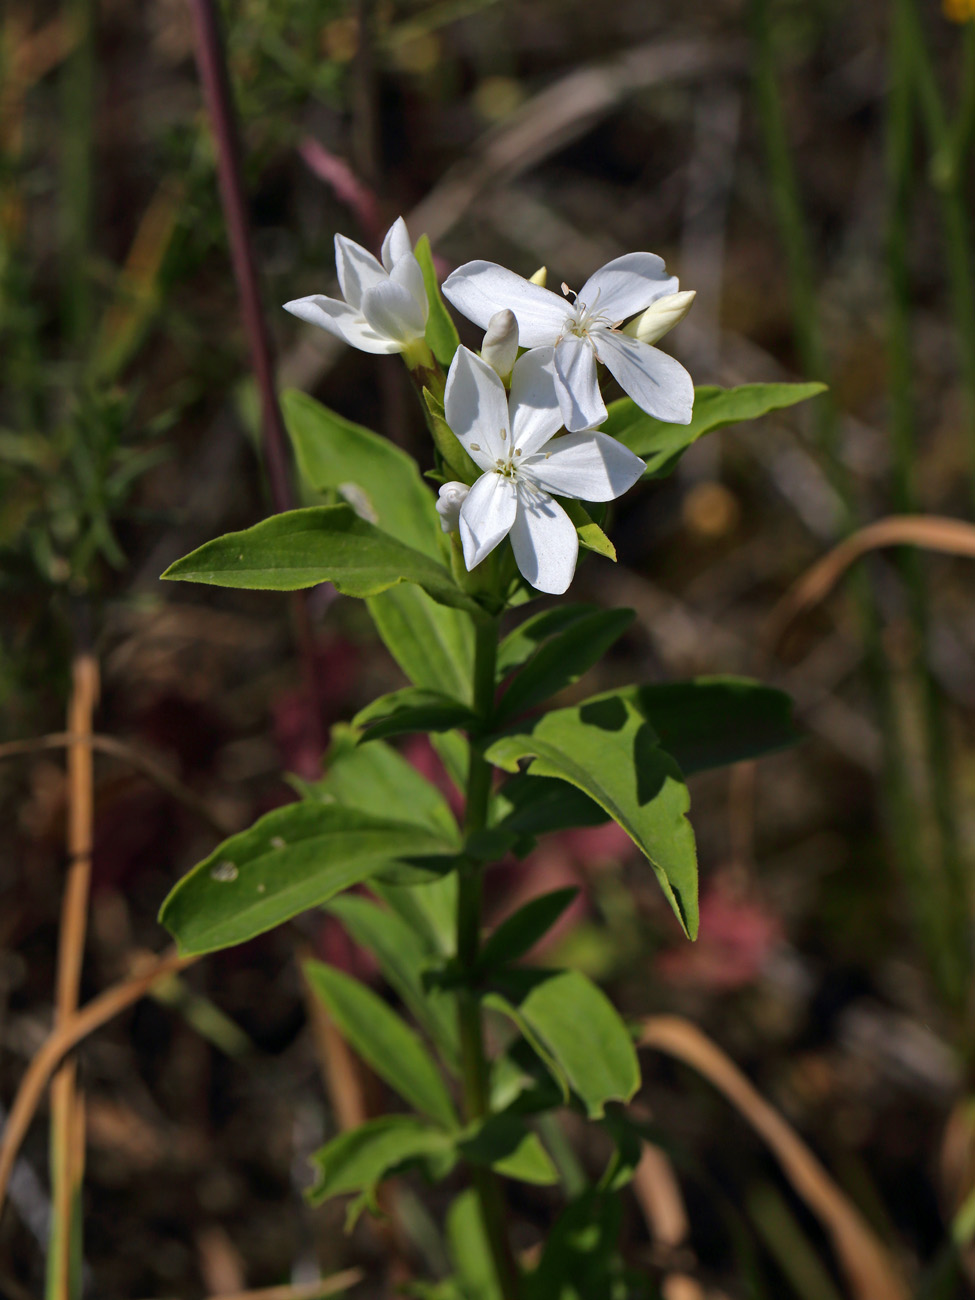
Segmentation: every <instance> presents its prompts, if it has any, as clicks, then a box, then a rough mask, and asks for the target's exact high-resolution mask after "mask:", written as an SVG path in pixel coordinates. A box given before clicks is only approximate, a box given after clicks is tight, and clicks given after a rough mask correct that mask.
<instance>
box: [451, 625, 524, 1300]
mask: <svg viewBox="0 0 975 1300" xmlns="http://www.w3.org/2000/svg"><path fill="white" fill-rule="evenodd" d="M497 652H498V621H497V619H493V618H486V617H485V618H481V619H478V620H477V621H476V622H475V624H474V699H473V706H474V710H475V712H476V713H477V715H478V717H479V719H480V722H481V727H482V728H483V729H484V730H487V729H488V728H489V727H490V725H491V718H492V714H493V712H494V679H495V665H496V663H497ZM472 740H474V741H475V742H476V738H472ZM491 775H492V773H491V765H490V763H488V762H487V760H486V759H485V758H483V757H482V756H481V754H480V753H479V752H478V749H477V747H476V743H472V744H471V757H470V767H469V769H468V775H467V807H466V812H465V816H464V834H465V835H468V836H469V835H473V834H476V833H477V832H478V831H481V830H483V829H484V827H485V826H486V825H487V819H488V809H489V804H490V800H491ZM483 876H484V866H483V864H482V863H481V862H479V861H476V860H475V859H473V858H468V859H467V860H466V861H465V863H464V864H463V866H462V867H461V869H460V873H459V879H458V893H457V960H458V963H459V965H460V967H461V972H462V974H463V976H465V977H466V978H464V979H463V980H462V983H461V989H460V992H459V993H458V996H457V1017H458V1025H459V1031H460V1052H461V1072H462V1079H463V1090H464V1110H465V1113H466V1118H467V1119H468V1120H469V1121H471V1120H479V1119H484V1118H485V1117H486V1116H488V1115H489V1114H490V1113H491V1098H490V1083H489V1075H488V1063H487V1057H486V1055H485V1052H484V1027H483V1024H482V1019H481V1000H480V997H479V996H478V993H477V990H476V989H475V987H474V979H475V975H474V972H475V969H476V966H477V961H478V957H479V955H480V950H481V896H482V889H483ZM471 1181H472V1183H473V1185H474V1190H475V1192H476V1193H477V1197H478V1200H479V1202H480V1207H481V1219H482V1222H483V1224H484V1231H485V1235H486V1236H487V1240H488V1245H489V1246H490V1250H491V1255H492V1258H493V1260H494V1267H495V1272H496V1273H497V1278H498V1286H499V1288H500V1291H501V1295H502V1296H503V1297H504V1300H517V1296H518V1267H517V1264H516V1263H515V1258H514V1254H513V1252H512V1249H511V1243H510V1242H509V1240H508V1232H507V1228H506V1225H505V1220H506V1213H505V1204H504V1192H503V1190H502V1187H501V1182H500V1180H499V1179H498V1176H497V1175H496V1174H495V1173H494V1172H493V1171H492V1170H490V1169H485V1168H483V1167H479V1166H475V1167H474V1168H472V1170H471Z"/></svg>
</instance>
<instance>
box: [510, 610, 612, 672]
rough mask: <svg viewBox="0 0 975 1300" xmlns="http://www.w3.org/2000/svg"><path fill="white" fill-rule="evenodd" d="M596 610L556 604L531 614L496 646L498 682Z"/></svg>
mask: <svg viewBox="0 0 975 1300" xmlns="http://www.w3.org/2000/svg"><path fill="white" fill-rule="evenodd" d="M598 609H599V606H598V605H586V604H581V603H580V604H569V605H555V606H554V607H553V608H552V609H543V610H542V612H541V613H540V614H532V615H531V617H530V618H526V619H525V621H524V622H523V623H519V625H518V626H517V627H516V628H515V629H514V631H513V632H509V633H508V635H507V636H506V637H505V638H504V640H503V641H502V642H501V644H500V645H499V646H498V659H497V677H498V682H499V683H500V682H502V681H503V680H504V678H505V677H507V676H508V674H509V673H512V672H514V670H515V669H516V668H520V667H521V665H522V664H523V663H526V662H527V661H528V660H529V659H530V658H531V657H532V655H533V654H534V653H535V651H536V650H537V649H538V648H539V646H540V645H542V644H543V642H545V641H547V640H548V638H549V637H552V636H556V635H557V634H558V633H559V632H564V631H565V630H566V629H567V628H570V627H572V626H573V625H574V624H576V623H578V622H579V620H580V619H582V618H586V617H588V616H589V615H590V614H595V613H596V612H597V611H598Z"/></svg>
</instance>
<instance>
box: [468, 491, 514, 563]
mask: <svg viewBox="0 0 975 1300" xmlns="http://www.w3.org/2000/svg"><path fill="white" fill-rule="evenodd" d="M517 509H518V494H517V492H516V490H515V485H514V481H513V480H512V479H510V478H504V477H503V476H502V475H501V474H494V473H488V474H482V475H481V477H480V478H479V479H478V480H477V482H476V483H475V484H474V486H473V487H472V488H471V490H470V492H468V494H467V499H466V500H465V502H464V504H463V505H462V506H461V508H460V540H461V542H462V543H463V545H464V563H465V564H466V565H467V567H468V569H473V568H474V566H475V565H477V564H480V563H481V561H482V560H483V559H484V557H485V556H486V555H490V553H491V552H492V551H493V550H494V548H495V547H496V546H497V545H498V543H499V542H503V541H504V539H505V538H506V537H507V536H508V534H509V533H510V532H511V525H512V524H513V523H514V522H515V514H516V512H517Z"/></svg>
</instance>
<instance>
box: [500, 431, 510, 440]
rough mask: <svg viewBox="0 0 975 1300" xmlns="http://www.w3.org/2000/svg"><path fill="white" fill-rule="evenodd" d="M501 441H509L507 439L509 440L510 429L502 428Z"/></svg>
mask: <svg viewBox="0 0 975 1300" xmlns="http://www.w3.org/2000/svg"><path fill="white" fill-rule="evenodd" d="M501 441H502V442H507V441H508V431H507V429H502V430H501Z"/></svg>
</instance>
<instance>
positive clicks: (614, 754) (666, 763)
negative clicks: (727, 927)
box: [486, 691, 698, 939]
mask: <svg viewBox="0 0 975 1300" xmlns="http://www.w3.org/2000/svg"><path fill="white" fill-rule="evenodd" d="M486 756H487V758H488V759H489V760H490V761H491V762H492V763H495V764H496V765H497V766H498V767H502V768H505V769H506V770H507V771H509V772H514V771H517V769H518V764H519V762H520V761H521V760H523V759H529V760H530V763H529V766H528V769H527V770H528V772H529V773H530V774H533V775H537V776H547V777H559V778H561V779H562V780H563V781H568V782H569V783H570V785H574V786H576V787H578V789H580V790H582V791H583V793H584V794H587V795H588V796H589V797H590V799H593V800H595V802H596V803H597V804H599V805H600V807H601V808H604V809H605V810H606V812H607V813H609V815H610V817H612V818H613V820H614V821H616V822H618V823H619V825H620V826H622V827H623V829H624V830H625V831H626V833H627V834H628V835H629V836H630V838H631V839H632V840H633V842H634V843H635V844H636V846H637V847H638V848H639V849H640V850H641V852H642V853H644V854H645V856H646V857H647V859H648V860H649V862H650V865H651V866H652V867H653V870H654V873H655V875H656V877H657V880H658V881H659V883H660V887H661V888H662V889H663V891H664V894H665V896H666V897H667V900H668V901H669V903H670V905H671V907H672V908H673V909H674V912H675V914H676V916H677V918H678V920H679V921H680V923H681V925H682V926H683V928H684V931H685V933H686V934H687V935H688V937H689V938H692V939H693V938H694V937H695V936H696V934H697V925H698V909H697V854H696V852H695V848H694V833H693V831H692V830H691V826H690V823H689V822H688V820H687V812H688V809H689V807H690V796H689V795H688V793H687V786H686V784H685V782H684V777H683V774H682V772H681V770H680V768H679V767H678V765H677V763H676V762H675V761H674V759H673V758H671V756H670V755H669V754H668V753H666V752H665V751H664V750H663V749H661V748H660V742H659V739H658V737H657V734H656V732H655V731H654V729H653V727H652V726H651V724H650V722H649V721H648V720H647V718H646V717H645V716H644V715H643V713H642V712H641V711H640V707H639V699H638V698H636V697H634V696H632V695H630V694H627V693H626V692H619V691H616V692H612V691H611V692H608V693H606V694H605V695H597V696H595V697H594V698H593V699H591V700H586V701H585V702H584V703H582V704H578V705H575V706H574V707H572V708H567V709H554V710H553V711H552V712H550V713H547V714H545V715H544V716H543V717H541V718H538V719H535V720H533V721H532V722H531V723H528V724H525V726H524V728H523V729H519V732H518V733H516V734H513V735H507V736H502V737H500V738H499V739H497V740H495V741H494V742H493V743H491V744H490V745H489V746H488V747H487V749H486Z"/></svg>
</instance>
